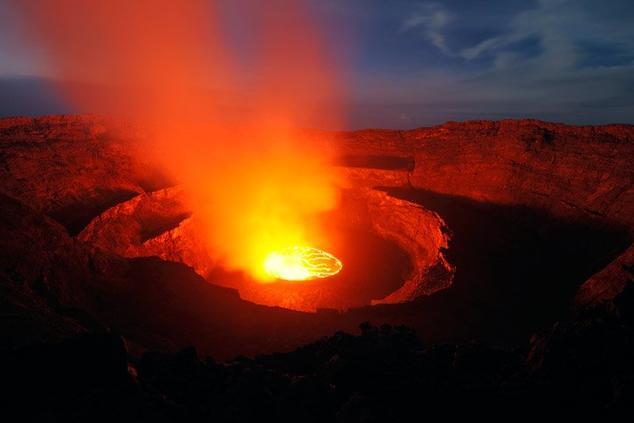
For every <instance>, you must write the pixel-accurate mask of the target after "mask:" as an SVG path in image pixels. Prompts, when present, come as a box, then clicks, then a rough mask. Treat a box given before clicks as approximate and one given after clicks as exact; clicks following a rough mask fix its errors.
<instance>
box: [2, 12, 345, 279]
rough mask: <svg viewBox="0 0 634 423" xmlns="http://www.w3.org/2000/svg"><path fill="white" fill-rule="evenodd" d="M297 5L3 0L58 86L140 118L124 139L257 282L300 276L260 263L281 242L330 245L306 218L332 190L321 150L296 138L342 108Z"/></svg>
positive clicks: (318, 36)
mask: <svg viewBox="0 0 634 423" xmlns="http://www.w3.org/2000/svg"><path fill="white" fill-rule="evenodd" d="M309 3H310V2H308V1H306V0H294V1H286V0H267V1H260V0H236V1H230V2H226V1H220V0H188V1H183V2H176V1H173V0H138V1H129V0H109V1H84V0H41V1H38V2H19V1H14V2H13V4H14V5H15V7H16V9H19V10H20V11H21V12H22V17H23V18H24V20H25V25H24V27H25V28H26V29H27V35H28V37H27V38H28V39H30V40H31V41H32V42H33V43H34V44H36V45H37V50H38V51H42V52H43V55H42V57H45V58H46V59H47V63H46V65H47V67H48V69H49V70H50V73H51V74H52V76H53V77H54V78H55V79H56V80H59V81H63V82H64V83H63V84H61V88H62V92H63V94H64V95H65V96H66V98H67V99H68V100H70V101H71V102H72V103H73V104H74V105H76V106H77V108H78V109H79V110H81V111H83V112H88V113H104V112H106V113H108V114H111V115H116V116H124V117H131V118H133V119H134V120H135V121H138V122H141V123H143V124H144V125H145V124H147V125H146V126H147V127H148V128H150V130H149V131H147V132H148V135H147V137H146V140H145V141H142V142H141V143H140V144H139V145H136V146H134V147H137V148H136V149H137V150H139V151H140V154H141V157H142V158H143V159H144V160H146V159H148V158H150V159H153V160H155V161H157V162H158V163H160V165H161V166H162V167H163V169H164V170H165V171H166V172H167V173H168V174H169V175H171V176H172V179H173V180H174V181H175V182H176V183H179V184H180V185H182V186H183V188H184V190H185V192H186V193H187V194H188V199H189V201H190V203H191V208H192V210H193V211H194V214H193V218H194V219H196V221H197V223H198V227H199V228H200V230H201V232H202V233H204V234H205V238H207V239H208V240H209V245H208V250H209V255H210V256H211V257H212V259H214V260H215V261H217V262H218V263H219V264H222V265H223V266H224V267H226V268H228V269H232V270H239V271H243V272H245V273H247V274H249V275H251V276H252V277H254V278H256V279H257V280H260V281H262V282H267V281H270V280H271V279H272V278H273V277H288V276H290V277H289V279H302V278H299V277H298V276H299V275H300V274H301V271H299V270H297V272H296V271H295V270H294V271H291V272H290V273H287V271H284V270H280V269H278V270H276V271H274V272H268V271H267V270H266V269H265V267H267V266H264V265H263V263H268V267H269V268H270V267H271V261H274V262H275V261H277V259H276V258H274V259H271V256H270V255H271V252H272V251H276V252H278V253H276V254H280V253H279V252H280V251H282V252H283V251H285V250H284V249H285V248H287V247H288V246H289V245H291V246H292V245H324V246H328V245H330V244H329V234H328V233H327V231H325V230H323V228H321V227H320V226H321V225H320V223H319V216H320V215H321V214H323V213H325V212H328V211H329V210H332V209H333V208H334V207H335V206H336V204H337V201H338V193H339V188H338V187H339V183H340V178H339V175H338V174H337V172H336V170H335V169H334V167H332V166H331V162H332V160H331V156H332V154H331V153H329V152H326V151H323V150H322V149H321V148H320V147H318V146H315V145H313V144H312V143H311V142H309V141H308V140H306V139H304V138H303V137H302V136H301V134H302V131H301V128H302V127H303V126H304V125H306V124H307V123H306V122H311V123H310V125H313V126H315V125H317V126H325V127H336V126H338V125H339V123H340V122H339V121H340V116H341V115H342V113H341V108H340V105H339V104H337V102H336V101H335V100H334V99H335V98H337V95H336V94H338V93H340V92H342V89H341V84H340V81H339V76H338V71H337V69H338V68H339V66H338V65H337V64H335V61H334V60H333V59H332V58H331V57H330V55H329V54H328V49H327V48H326V43H325V41H324V37H323V36H322V35H323V34H322V33H321V31H320V30H319V28H318V25H317V23H316V21H315V19H314V17H313V16H312V15H311V11H310V7H309V6H310V4H309ZM227 28H229V30H227ZM236 32H238V33H239V34H240V36H239V37H234V38H235V39H231V35H232V34H235V33H236ZM245 43H247V44H248V46H246V47H245V45H244V44H245ZM246 55H248V57H245V56H246ZM95 87H97V88H96V89H95ZM323 254H324V256H323V257H327V258H328V259H329V260H330V263H331V264H332V266H334V267H333V269H334V268H336V267H337V266H339V268H340V265H341V263H340V262H339V261H338V260H337V259H336V258H334V257H332V256H330V255H327V253H323ZM282 255H283V254H282ZM274 257H277V256H274ZM333 259H334V260H333ZM311 260H312V259H311ZM283 261H284V260H283ZM308 263H309V266H306V268H305V269H304V270H306V269H309V270H307V271H308V272H309V273H310V272H316V273H311V275H315V274H317V273H318V272H319V271H318V270H317V268H316V267H314V266H316V264H315V263H313V262H312V261H310V260H309V262H308ZM269 270H270V269H269ZM331 270H332V269H331ZM295 272H296V273H295ZM272 274H273V275H274V276H271V275H272ZM293 274H295V276H293ZM311 275H308V274H306V275H304V276H306V277H303V279H306V278H308V276H311Z"/></svg>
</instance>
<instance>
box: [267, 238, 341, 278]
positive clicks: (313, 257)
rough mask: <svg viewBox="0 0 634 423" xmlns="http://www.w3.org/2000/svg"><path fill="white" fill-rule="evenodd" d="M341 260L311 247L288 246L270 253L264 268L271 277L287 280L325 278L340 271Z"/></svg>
mask: <svg viewBox="0 0 634 423" xmlns="http://www.w3.org/2000/svg"><path fill="white" fill-rule="evenodd" d="M342 267H343V264H342V263H341V260H339V259H338V258H337V257H335V256H333V255H332V254H330V253H327V252H325V251H322V250H319V249H317V248H312V247H297V246H296V247H290V248H285V249H283V250H280V251H274V252H272V253H270V254H269V255H268V256H267V257H266V260H265V261H264V269H265V270H266V273H268V274H269V275H270V276H271V277H274V278H276V279H284V280H287V281H303V280H309V279H319V278H327V277H328V276H332V275H336V274H337V273H339V272H340V271H341V268H342Z"/></svg>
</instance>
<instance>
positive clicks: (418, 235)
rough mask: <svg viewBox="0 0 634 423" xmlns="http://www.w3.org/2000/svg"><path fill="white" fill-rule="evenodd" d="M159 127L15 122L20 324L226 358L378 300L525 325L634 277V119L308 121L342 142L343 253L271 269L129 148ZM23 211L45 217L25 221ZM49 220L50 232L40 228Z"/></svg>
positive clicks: (386, 314) (3, 130) (392, 306)
mask: <svg viewBox="0 0 634 423" xmlns="http://www.w3.org/2000/svg"><path fill="white" fill-rule="evenodd" d="M147 136H148V135H147V134H146V133H145V132H144V130H143V129H141V128H139V127H137V126H135V125H132V124H130V123H125V122H120V121H115V120H112V119H105V118H101V117H97V116H52V117H45V118H37V119H31V118H12V119H3V120H1V121H0V142H1V150H0V154H1V159H2V163H3V164H4V165H3V166H2V168H1V169H0V172H1V174H2V184H1V191H2V194H3V197H2V198H3V201H4V206H3V207H4V212H3V213H4V216H3V219H4V221H5V223H6V224H4V225H3V227H4V229H3V230H4V231H5V232H7V233H6V234H3V237H2V239H3V243H5V244H7V245H4V246H3V251H4V257H3V263H2V264H3V269H4V273H3V275H4V276H3V279H4V280H5V281H6V283H7V285H6V287H5V288H6V289H7V290H8V291H7V292H10V295H8V296H6V297H5V298H6V299H5V301H6V302H7V304H9V305H10V307H12V308H13V309H15V310H20V312H19V313H17V312H16V316H18V317H16V318H17V319H18V321H19V322H20V323H19V325H18V326H20V325H21V326H29V327H32V328H37V327H38V324H37V321H39V320H38V319H40V318H44V317H46V316H49V317H50V316H56V319H57V321H58V322H59V323H58V325H56V326H55V329H54V331H61V332H63V333H67V332H69V331H70V332H75V331H80V330H82V329H81V328H82V327H86V326H91V325H93V326H94V325H105V326H116V327H118V328H119V329H120V330H121V331H122V333H124V334H125V335H126V336H127V337H129V338H130V340H131V342H132V343H133V345H137V346H138V347H139V348H142V349H144V348H148V347H160V348H168V349H171V348H178V347H179V346H185V345H189V344H194V345H197V346H198V347H199V348H201V349H202V350H203V351H205V352H209V353H213V354H215V355H217V356H220V357H222V356H224V355H226V354H232V355H233V354H236V353H245V354H252V353H260V352H266V351H274V350H280V349H286V348H292V347H293V346H296V345H299V343H301V342H306V341H309V340H312V339H315V337H317V336H321V335H323V334H327V333H329V331H331V330H338V329H350V328H352V327H355V326H356V325H357V324H358V322H359V321H363V320H377V319H379V320H381V321H384V322H388V323H399V324H400V323H405V324H408V325H410V326H412V327H413V328H415V329H416V330H417V331H418V332H419V333H420V334H422V335H423V336H424V337H425V339H428V340H430V341H448V340H460V339H471V338H473V337H478V338H479V339H491V340H493V341H495V342H517V341H518V340H520V339H524V337H526V336H527V335H528V334H530V333H532V332H533V331H535V330H537V329H541V328H545V327H548V325H549V324H552V322H554V321H556V320H557V319H559V318H561V317H562V316H563V315H565V314H566V313H567V312H568V311H569V310H570V309H571V307H572V308H574V307H585V306H587V305H589V304H595V303H597V302H598V301H601V300H605V299H609V298H612V297H614V296H615V295H617V294H618V293H619V292H621V291H622V290H623V288H624V287H625V286H626V285H627V284H628V283H630V282H631V280H632V278H631V267H632V247H631V240H632V228H633V227H634V213H633V210H634V190H633V189H632V178H633V176H634V175H633V171H632V167H631V163H632V161H633V159H634V144H632V139H634V127H632V126H627V125H608V126H601V127H572V126H566V125H561V124H553V123H547V122H541V121H534V120H520V121H516V120H507V121H501V122H488V121H474V122H465V123H447V124H444V125H441V126H438V127H433V128H420V129H415V130H411V131H388V130H366V131H356V132H347V133H336V132H317V131H312V132H310V131H307V132H306V133H305V134H304V136H306V137H307V139H309V140H311V142H314V143H316V144H318V145H319V144H321V145H323V147H324V148H328V149H335V150H336V151H338V152H339V153H338V161H337V167H338V168H339V169H338V170H339V171H341V172H343V173H344V174H345V176H346V181H347V185H346V186H345V188H344V189H343V190H342V195H341V200H340V202H339V206H338V207H337V208H336V209H335V210H333V211H331V212H328V213H327V214H324V216H323V219H324V222H327V225H326V226H327V227H328V228H329V231H331V232H333V233H337V234H338V237H336V238H335V240H334V241H333V243H332V245H328V246H325V247H327V248H329V249H330V250H331V251H332V252H333V253H334V254H335V255H337V256H338V257H340V258H341V259H342V260H343V262H344V269H343V271H342V272H341V273H340V274H338V275H336V276H334V277H330V278H326V279H318V280H313V281H306V282H302V283H295V282H285V281H278V282H275V283H269V284H261V283H257V282H255V281H254V280H252V279H251V278H250V277H248V276H246V275H243V274H240V273H237V272H235V271H230V270H228V269H226V268H224V267H223V265H222V261H221V260H220V257H218V256H217V254H215V252H214V251H210V250H209V248H208V247H207V245H206V243H205V242H204V239H203V238H202V235H201V231H200V230H199V229H198V226H197V223H196V222H197V216H196V215H195V214H193V213H192V211H191V210H190V209H189V208H188V207H187V206H186V202H185V201H184V200H183V196H184V193H183V190H182V188H181V187H179V186H178V185H174V184H173V183H172V182H171V181H170V180H169V178H167V177H166V176H165V175H164V174H163V173H162V172H160V171H159V170H158V169H157V168H156V167H154V166H153V165H152V164H151V163H150V162H149V161H146V160H143V159H142V158H143V157H144V155H143V152H142V151H141V152H139V151H134V149H135V146H136V145H138V144H137V143H136V141H135V140H136V139H137V138H139V137H147ZM20 215H21V217H20ZM24 216H30V217H29V219H32V220H34V221H36V222H37V224H36V225H34V224H32V223H29V224H26V223H20V224H19V223H16V222H15V221H14V220H15V219H18V218H20V219H22V220H24V218H25V217H24ZM16 228H21V229H19V230H22V231H24V232H25V234H26V235H24V234H23V235H21V236H19V237H16V236H15V231H16V230H18V229H16ZM34 231H40V232H43V233H46V237H44V238H42V239H44V240H47V239H48V240H49V241H46V242H44V243H42V242H39V243H37V244H34V245H30V244H29V243H30V242H32V239H33V238H34V237H35V234H34ZM29 234H32V235H33V236H31V235H29ZM16 243H23V244H24V245H21V246H20V248H16ZM8 244H11V245H8ZM11 251H13V253H10V252H11ZM16 251H23V252H24V254H25V255H26V257H27V259H28V260H27V261H28V263H29V264H28V265H26V266H27V267H25V260H26V259H25V257H23V256H20V255H19V254H18V253H16ZM52 256H55V257H56V260H57V259H59V257H62V258H63V259H64V260H65V263H71V264H69V265H68V266H66V268H67V269H74V270H66V271H63V270H60V269H58V267H59V266H56V265H55V263H54V261H55V260H52V259H51V257H52ZM155 256H156V257H158V258H152V257H155ZM159 259H160V260H159ZM175 263H182V264H184V265H186V266H188V267H182V266H181V265H180V264H175ZM179 266H181V267H179ZM29 267H33V268H32V269H31V268H29ZM192 269H193V271H192ZM627 269H630V270H629V271H628V270H627ZM65 272H66V273H65ZM68 272H71V273H76V275H71V274H70V273H68ZM194 272H195V273H194ZM196 274H197V275H196ZM126 284H127V285H126ZM126 296H130V297H128V298H125V297H126ZM194 297H195V298H196V299H195V300H194ZM124 298H125V299H124ZM28 302H31V303H33V304H35V305H36V306H34V307H35V310H37V312H35V311H33V310H31V311H28V307H27V308H25V307H24V304H26V303H28ZM73 310H81V312H79V311H73ZM184 310H187V311H186V313H187V315H188V316H190V317H189V319H188V321H189V325H190V326H189V327H188V329H187V330H186V331H183V328H182V324H179V323H178V322H177V321H182V319H181V318H177V316H179V315H180V313H184V312H185V311H184ZM297 311H302V312H310V313H299V314H297ZM33 313H35V314H36V315H37V316H40V317H38V318H36V317H34V316H33ZM288 313H292V314H288ZM158 314H160V315H161V316H162V317H161V318H159V317H157V315H158ZM78 316H79V317H78ZM123 316H125V318H124V317H123ZM289 316H293V317H292V319H289ZM170 319H171V320H170ZM291 320H292V321H291ZM27 321H28V324H27ZM34 322H35V323H34ZM221 322H222V324H221ZM227 322H232V323H227ZM298 328H302V329H298ZM38 330H44V329H38ZM38 330H35V329H34V332H33V331H32V333H31V334H30V335H29V331H22V332H21V333H17V331H16V337H18V338H29V337H32V336H39V335H37V333H39V332H38ZM47 330H53V329H50V328H49V329H47ZM272 334H275V335H272ZM221 338H222V339H224V342H223V343H218V342H215V341H214V340H217V339H221ZM29 339H31V338H29ZM247 339H248V342H247V341H246V340H247ZM16 342H17V343H18V344H19V343H20V342H27V341H26V340H25V339H23V340H21V341H20V340H18V341H16Z"/></svg>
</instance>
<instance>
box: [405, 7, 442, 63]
mask: <svg viewBox="0 0 634 423" xmlns="http://www.w3.org/2000/svg"><path fill="white" fill-rule="evenodd" d="M451 20H452V16H451V14H450V13H449V12H448V11H447V10H446V9H444V8H443V7H442V6H441V5H440V4H438V3H423V4H422V5H420V7H418V10H417V11H416V12H414V13H412V14H411V15H410V16H408V17H407V18H405V20H403V23H402V25H401V31H411V30H414V29H422V30H423V32H424V34H425V36H426V38H427V39H428V40H429V42H431V44H432V45H434V46H435V47H436V48H438V49H439V50H440V51H442V52H443V53H445V54H452V53H451V50H450V49H449V47H448V46H447V40H446V38H445V35H444V33H443V31H444V29H445V28H446V27H447V25H448V24H449V23H450V22H451Z"/></svg>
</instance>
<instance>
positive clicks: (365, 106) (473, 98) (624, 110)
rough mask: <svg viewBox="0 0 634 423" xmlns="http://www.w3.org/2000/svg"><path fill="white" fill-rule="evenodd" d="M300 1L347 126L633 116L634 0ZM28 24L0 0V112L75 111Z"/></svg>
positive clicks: (595, 120)
mask: <svg viewBox="0 0 634 423" xmlns="http://www.w3.org/2000/svg"><path fill="white" fill-rule="evenodd" d="M220 1H225V2H229V1H231V0H220ZM308 1H309V3H310V8H311V11H312V13H313V15H314V19H315V20H316V21H317V22H319V25H320V27H321V28H322V33H323V36H324V42H325V43H326V46H327V48H328V49H329V50H330V51H331V52H332V54H333V55H334V56H335V57H336V58H337V60H336V63H337V64H338V66H339V67H340V68H341V69H340V73H341V77H342V80H343V81H344V82H345V84H344V86H345V87H346V90H342V93H341V99H340V101H341V103H342V104H344V110H345V113H346V119H345V120H344V122H345V124H344V125H345V127H346V129H358V128H378V127H382V128H400V129H407V128H414V127H419V126H429V125H435V124H440V123H443V122H445V121H449V120H459V121H462V120H471V119H505V118H537V119H543V120H548V121H558V122H566V123H571V124H602V123H634V24H633V23H634V1H632V0H521V1H518V0H504V1H493V0H489V1H486V0H446V1H420V0H389V1H388V0H308ZM25 25H26V23H25V22H23V21H21V19H20V17H19V16H18V15H17V14H16V13H15V11H14V10H12V9H11V7H10V6H9V4H8V2H7V1H6V0H0V116H13V115H41V114H53V113H68V112H73V111H74V110H73V107H72V106H71V105H69V104H67V103H66V102H65V101H64V100H63V99H62V98H60V97H59V96H57V95H56V94H55V90H53V89H51V86H52V81H55V78H56V76H55V74H54V72H53V71H52V70H51V69H49V68H48V67H47V65H46V63H45V61H44V60H42V56H43V53H42V51H41V50H40V49H38V47H37V46H36V45H35V46H34V45H33V44H27V43H26V42H24V39H23V37H22V32H23V28H24V26H25ZM226 26H227V28H226V29H227V31H228V32H229V33H230V34H232V37H233V39H234V42H243V43H246V42H247V41H244V40H241V39H240V37H241V25H240V22H235V21H232V20H231V19H228V21H227V23H226ZM245 51H248V46H245ZM251 72H257V69H256V70H253V69H252V70H251ZM344 91H345V92H344ZM327 129H338V128H327Z"/></svg>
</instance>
